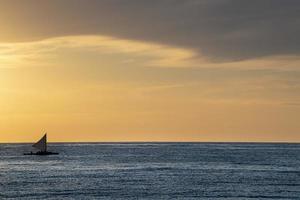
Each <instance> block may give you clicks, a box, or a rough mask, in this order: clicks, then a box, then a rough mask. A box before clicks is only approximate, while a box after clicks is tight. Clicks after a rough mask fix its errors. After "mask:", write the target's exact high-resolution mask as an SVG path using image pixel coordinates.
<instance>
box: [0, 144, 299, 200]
mask: <svg viewBox="0 0 300 200" xmlns="http://www.w3.org/2000/svg"><path fill="white" fill-rule="evenodd" d="M49 150H52V151H56V152H59V153H60V154H59V155H51V156H24V155H23V153H24V152H30V151H32V149H31V145H30V144H0V199H155V200H156V199H212V200H221V199H230V200H235V199H241V200H242V199H243V200H246V199H251V200H253V199H300V144H267V143H259V144H258V143H69V144H68V143H61V144H57V143H53V144H50V145H49Z"/></svg>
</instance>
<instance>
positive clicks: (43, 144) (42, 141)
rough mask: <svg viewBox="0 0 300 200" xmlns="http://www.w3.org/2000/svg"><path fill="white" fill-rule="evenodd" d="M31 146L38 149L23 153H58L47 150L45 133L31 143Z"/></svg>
mask: <svg viewBox="0 0 300 200" xmlns="http://www.w3.org/2000/svg"><path fill="white" fill-rule="evenodd" d="M32 147H34V148H36V149H38V150H39V151H38V152H36V153H34V152H30V153H24V155H57V154H58V153H55V152H50V151H47V133H45V135H44V136H43V137H42V138H41V139H40V140H39V141H38V142H36V143H35V144H33V145H32Z"/></svg>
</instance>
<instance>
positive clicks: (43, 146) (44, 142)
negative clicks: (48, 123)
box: [32, 134, 47, 151]
mask: <svg viewBox="0 0 300 200" xmlns="http://www.w3.org/2000/svg"><path fill="white" fill-rule="evenodd" d="M32 146H33V147H34V148H37V149H39V150H40V151H47V134H45V135H44V136H43V137H42V138H41V139H40V140H39V141H38V142H37V143H35V144H34V145H32Z"/></svg>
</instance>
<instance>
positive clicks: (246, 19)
mask: <svg viewBox="0 0 300 200" xmlns="http://www.w3.org/2000/svg"><path fill="white" fill-rule="evenodd" d="M0 3H1V8H0V22H1V24H3V26H4V27H3V28H2V30H1V33H0V39H1V40H2V41H4V40H5V41H8V40H10V41H13V40H15V41H16V40H19V41H28V40H37V39H42V38H49V37H60V36H66V35H82V34H88V35H97V34H100V35H109V36H113V37H118V38H127V39H129V40H140V41H148V42H150V43H160V44H165V45H171V46H178V47H179V48H187V49H193V50H194V51H195V52H197V54H198V55H200V56H203V55H204V56H205V57H207V58H209V59H211V60H213V61H217V62H223V61H226V62H232V61H237V60H247V59H258V58H262V57H273V56H299V53H300V46H299V35H300V20H299V19H300V14H299V13H300V12H299V7H300V2H299V1H294V0H285V1H281V0H263V1H261V0H252V1H239V0H201V1H199V0H185V1H181V0H152V1H148V0H130V1H127V0H102V1H97V0H73V1H67V0H51V1H39V0H27V1H20V0H10V1H6V0H1V1H0Z"/></svg>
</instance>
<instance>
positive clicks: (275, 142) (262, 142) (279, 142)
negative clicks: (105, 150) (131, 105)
mask: <svg viewBox="0 0 300 200" xmlns="http://www.w3.org/2000/svg"><path fill="white" fill-rule="evenodd" d="M31 143H35V141H32V142H0V144H31ZM48 143H52V144H55V143H56V144H60V143H70V144H72V143H73V144H79V143H81V144H85V143H86V144H88V143H95V144H96V143H99V144H100V143H106V144H108V143H112V144H113V143H115V144H117V143H128V144H129V143H244V144H251V143H252V144H254V143H261V144H300V141H296V142H295V141H293V142H292V141H50V142H48Z"/></svg>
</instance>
